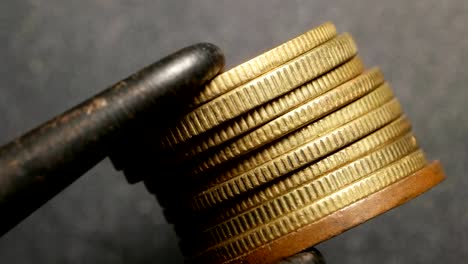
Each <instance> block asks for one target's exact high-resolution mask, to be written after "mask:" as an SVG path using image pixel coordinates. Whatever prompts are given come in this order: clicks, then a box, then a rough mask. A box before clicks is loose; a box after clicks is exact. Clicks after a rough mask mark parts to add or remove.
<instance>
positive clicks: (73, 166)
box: [0, 43, 224, 235]
mask: <svg viewBox="0 0 468 264" xmlns="http://www.w3.org/2000/svg"><path fill="white" fill-rule="evenodd" d="M223 65H224V57H223V55H222V54H221V52H220V50H219V49H218V48H217V47H216V46H214V45H212V44H207V43H201V44H196V45H193V46H190V47H187V48H185V49H182V50H180V51H178V52H176V53H174V54H172V55H170V56H168V57H166V58H164V59H162V60H160V61H159V62H156V63H155V64H152V65H150V66H148V67H146V68H145V69H143V70H141V71H139V72H138V73H136V74H134V75H132V76H130V77H129V78H127V79H125V80H123V81H121V82H119V83H117V84H115V85H114V86H112V87H110V88H108V89H107V90H105V91H103V92H101V93H100V94H98V95H96V96H94V97H92V98H90V99H89V100H87V101H85V102H83V103H81V104H80V105H78V106H76V107H74V108H72V109H71V110H69V111H67V112H65V113H63V114H61V115H59V116H57V117H55V118H54V119H52V120H50V121H48V122H46V123H45V124H43V125H41V126H39V127H37V128H36V129H34V130H32V131H30V132H29V133H27V134H25V135H23V136H21V137H20V138H18V139H16V140H14V141H12V142H11V143H9V144H7V145H5V146H3V147H1V148H0V235H2V234H4V233H5V232H7V231H8V230H9V229H11V228H12V227H13V226H15V225H16V224H17V223H18V222H19V221H21V220H22V219H23V218H25V217H27V216H28V215H29V214H31V213H32V212H33V211H34V210H35V209H37V208H38V207H40V206H41V205H42V204H44V203H45V202H46V201H47V200H49V199H50V198H52V197H53V196H54V195H56V194H57V193H59V192H60V191H61V190H62V189H64V188H65V187H66V186H68V185H69V184H70V183H72V182H73V181H74V180H75V179H77V178H78V177H79V176H81V175H82V174H83V173H85V172H86V171H88V170H89V169H90V168H91V167H93V166H94V165H95V164H96V163H98V162H99V161H101V160H102V159H103V158H105V157H106V155H108V154H109V152H110V150H111V149H112V148H114V146H115V145H116V144H118V140H119V137H122V136H123V135H126V133H127V132H128V131H130V130H131V128H132V127H134V124H136V123H138V122H143V121H141V120H145V118H147V117H148V116H149V115H151V122H152V123H154V122H156V123H159V124H160V125H161V126H164V124H165V123H167V122H169V121H170V120H171V119H173V118H175V117H174V116H175V115H177V114H178V113H179V112H180V111H181V110H182V109H185V108H186V105H187V104H188V103H189V102H190V100H191V98H192V97H193V95H194V93H195V92H197V91H198V89H197V88H198V87H201V85H202V84H203V83H205V82H206V81H208V80H209V79H211V78H213V77H214V76H215V75H216V74H217V73H218V72H219V71H220V70H221V69H222V67H223ZM179 110H180V111H179ZM137 117H138V118H137Z"/></svg>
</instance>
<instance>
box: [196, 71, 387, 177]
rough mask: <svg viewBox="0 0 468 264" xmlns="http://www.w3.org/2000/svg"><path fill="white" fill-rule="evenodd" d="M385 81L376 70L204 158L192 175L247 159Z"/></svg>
mask: <svg viewBox="0 0 468 264" xmlns="http://www.w3.org/2000/svg"><path fill="white" fill-rule="evenodd" d="M383 81H384V78H383V75H382V73H381V72H380V70H378V69H372V70H370V71H367V72H365V73H363V74H361V75H360V76H358V77H356V78H354V79H353V80H351V81H348V82H346V83H344V84H342V85H340V86H339V87H337V88H335V89H333V90H331V91H329V92H327V93H325V94H323V95H321V96H319V97H317V98H315V99H313V100H311V101H309V102H307V103H305V104H304V105H301V106H300V107H298V108H295V109H293V110H292V111H290V112H288V113H286V114H284V115H282V116H280V117H278V118H276V119H274V120H272V121H270V122H269V123H267V124H265V125H263V126H261V127H259V128H257V129H255V130H253V131H252V132H250V133H248V134H245V135H243V136H242V137H240V138H238V139H236V140H235V141H234V142H232V143H230V144H228V145H227V146H225V147H224V148H221V149H220V150H218V151H216V152H215V153H214V154H212V155H211V156H209V157H206V158H204V159H203V161H202V163H201V164H199V165H198V166H197V167H195V168H194V169H193V171H192V175H197V174H200V173H204V172H205V171H207V170H209V169H210V168H212V167H215V166H218V165H220V164H222V163H223V162H226V161H228V160H231V159H233V158H237V157H239V156H241V155H245V154H247V153H248V152H251V151H253V150H255V149H258V148H259V147H261V146H263V145H265V144H267V143H270V142H272V141H273V140H276V139H278V138H280V137H282V136H284V135H286V134H288V133H291V132H293V131H295V130H297V129H299V128H301V127H303V126H304V125H307V124H308V123H310V122H313V121H315V120H317V119H318V118H321V117H323V116H324V115H326V114H329V113H331V112H333V111H335V110H336V109H338V108H340V107H343V106H344V105H346V104H348V103H350V102H352V101H354V100H356V99H358V98H359V97H361V96H363V95H365V94H367V93H369V92H370V91H372V90H373V89H375V88H376V87H377V86H378V85H380V84H381V83H383Z"/></svg>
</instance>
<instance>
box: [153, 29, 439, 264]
mask: <svg viewBox="0 0 468 264" xmlns="http://www.w3.org/2000/svg"><path fill="white" fill-rule="evenodd" d="M161 147H162V148H163V149H166V150H167V151H171V152H172V153H175V154H174V155H173V156H174V157H175V158H174V160H172V161H170V162H172V163H175V164H177V165H178V166H179V167H180V168H181V172H182V174H183V175H182V176H179V180H178V181H179V183H178V184H179V185H178V187H180V186H182V185H184V188H175V189H177V190H179V191H178V192H177V191H170V192H168V193H170V195H172V196H168V197H163V198H162V199H164V198H165V199H167V201H168V202H165V205H166V207H167V208H166V210H167V212H168V214H172V217H171V218H172V222H173V223H174V224H175V225H176V229H178V230H179V231H178V234H179V236H180V238H181V247H182V250H183V252H184V254H185V256H186V260H187V261H188V262H193V263H237V262H242V263H244V262H245V263H273V262H275V261H278V260H280V259H282V258H285V257H288V256H291V255H294V254H296V253H298V252H300V251H302V250H304V249H307V248H308V247H311V246H313V245H316V244H317V243H319V242H321V241H323V240H325V239H328V238H330V237H333V236H335V235H337V234H340V233H342V232H344V231H345V230H347V229H349V228H351V227H354V226H356V225H358V224H360V223H363V222H365V221H366V220H368V219H370V218H372V217H375V216H377V215H379V214H381V213H383V212H385V211H388V210H390V209H391V208H393V207H395V206H398V205H400V204H401V203H404V202H405V201H407V200H409V199H411V198H414V197H415V196H417V195H419V194H420V193H422V192H424V191H426V190H428V189H429V188H431V187H432V186H434V185H436V184H437V183H439V182H440V181H441V180H442V179H443V178H444V174H443V172H442V169H441V166H440V164H439V163H438V162H428V161H427V160H426V158H425V156H424V153H423V151H422V150H421V149H420V148H419V146H418V144H417V141H416V139H415V137H414V135H413V133H412V132H411V124H410V122H409V120H408V119H407V118H406V117H405V116H404V114H403V112H402V109H401V106H400V104H399V102H398V100H397V99H396V98H395V97H394V96H393V93H392V91H391V88H390V85H389V84H388V83H387V82H385V81H384V78H383V75H382V73H381V72H380V70H378V69H377V68H373V69H370V70H364V66H363V65H362V62H361V60H360V58H359V57H358V56H357V49H356V47H355V44H354V42H353V40H352V38H351V37H350V36H349V35H348V34H341V35H336V30H335V27H334V26H333V25H332V24H331V23H325V24H323V25H321V26H319V27H318V28H316V29H313V30H311V31H309V32H306V33H305V34H303V35H301V36H298V37H296V38H295V39H292V40H291V41H288V42H286V43H285V44H282V45H280V46H279V47H277V48H275V49H272V50H270V51H268V52H266V53H264V54H262V55H260V56H259V57H256V58H254V59H252V60H250V61H248V62H246V63H244V64H241V65H240V66H238V67H235V68H233V69H232V70H230V71H227V72H225V73H223V74H221V75H219V76H217V77H216V78H215V79H214V80H212V81H211V82H210V83H209V84H208V85H207V86H206V87H205V89H204V90H203V91H202V92H201V93H200V96H199V97H197V98H196V99H195V100H194V105H193V110H192V111H191V112H190V113H188V114H187V115H186V116H185V117H184V118H182V120H180V122H179V123H178V124H176V125H175V126H174V127H172V128H170V129H169V130H168V131H167V134H166V135H165V137H164V138H163V139H162V141H161ZM180 177H185V178H183V179H182V180H181V179H180ZM182 182H187V184H183V183H182ZM168 188H170V187H168Z"/></svg>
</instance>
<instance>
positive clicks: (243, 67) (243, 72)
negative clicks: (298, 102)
mask: <svg viewBox="0 0 468 264" xmlns="http://www.w3.org/2000/svg"><path fill="white" fill-rule="evenodd" d="M335 36H336V28H335V25H333V24H332V23H330V22H326V23H324V24H322V25H320V26H318V27H316V28H314V29H312V30H310V31H308V32H306V33H304V34H302V35H300V36H298V37H296V38H294V39H291V40H290V41H288V42H286V43H284V44H281V45H279V46H278V47H276V48H273V49H271V50H269V51H267V52H265V53H263V54H261V55H260V56H258V57H255V58H253V59H251V60H249V61H247V62H244V63H242V64H240V65H239V66H236V67H234V68H232V69H231V70H229V71H227V72H225V73H222V74H220V75H218V76H217V77H216V78H214V79H213V80H212V81H211V82H210V83H209V84H208V85H207V86H206V88H205V90H204V91H202V92H201V93H200V94H199V95H198V96H196V97H195V99H194V104H195V105H200V104H202V103H205V102H207V101H209V100H211V99H213V98H216V97H218V96H219V95H221V94H223V93H225V92H228V91H229V90H231V89H232V88H235V87H237V86H239V85H242V84H244V83H246V82H248V81H250V80H253V79H254V78H256V77H258V76H260V75H262V74H263V73H265V72H268V71H270V70H272V69H274V68H276V67H278V66H280V65H282V64H284V63H286V62H288V61H289V60H292V59H293V58H295V57H297V56H299V55H301V54H303V53H305V52H307V51H309V50H311V49H313V48H315V47H317V46H319V45H320V44H323V43H324V42H326V41H328V40H330V39H331V38H333V37H335Z"/></svg>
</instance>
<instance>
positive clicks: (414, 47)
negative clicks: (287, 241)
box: [0, 0, 468, 264]
mask: <svg viewBox="0 0 468 264" xmlns="http://www.w3.org/2000/svg"><path fill="white" fill-rule="evenodd" d="M326 20H331V21H334V22H335V23H336V24H337V26H338V29H339V30H340V31H349V32H351V33H352V34H353V35H354V37H355V39H356V41H357V43H358V46H359V48H360V51H361V55H362V57H363V58H364V60H365V62H366V63H367V65H369V66H370V65H379V66H380V67H381V68H382V69H383V71H384V73H385V75H386V78H387V79H388V80H390V82H391V83H392V85H393V87H394V90H395V92H396V94H397V96H398V97H399V98H400V99H401V101H402V104H403V106H404V108H405V110H406V113H407V114H408V115H409V117H410V118H411V119H412V121H413V124H414V129H415V132H416V134H417V136H418V138H419V140H420V142H422V145H423V147H424V149H425V150H426V151H427V153H428V156H429V157H430V158H437V159H441V160H442V161H443V164H444V165H445V168H446V172H447V175H448V177H449V178H448V180H447V181H446V182H445V183H444V184H442V185H440V186H439V187H437V188H435V189H434V190H432V191H431V192H430V193H428V194H426V195H424V196H423V197H420V198H418V199H416V200H414V201H412V202H410V203H408V204H406V205H404V206H402V207H400V208H398V209H396V210H393V211H391V212H389V213H387V214H386V215H384V216H381V217H378V218H377V219H375V220H372V221H371V222H369V223H367V224H364V225H362V226H359V227H358V228H355V229H353V230H351V231H349V232H347V233H345V234H343V235H341V236H339V237H336V238H334V239H332V240H329V241H327V242H325V243H322V244H321V245H319V246H318V248H319V249H320V250H321V251H322V252H323V253H324V255H325V256H326V257H327V259H328V261H329V263H359V264H364V263H381V264H384V263H385V264H387V263H438V262H440V263H466V259H468V244H467V243H468V210H467V209H468V208H467V207H468V203H467V202H468V192H467V191H466V188H467V187H468V186H467V183H468V179H467V177H466V175H465V172H466V171H467V170H468V168H467V167H468V164H467V163H466V162H467V155H468V148H467V147H468V141H467V140H466V139H465V137H466V136H467V135H468V133H467V132H468V122H467V121H468V116H467V114H466V113H465V111H464V109H465V104H466V101H467V100H468V90H467V89H466V85H467V83H468V75H467V74H466V68H467V66H466V65H467V61H468V52H467V50H466V49H467V47H468V46H467V45H468V34H467V33H468V29H467V28H466V27H467V25H468V2H467V1H466V0H453V1H448V0H445V1H441V0H431V1H429V0H426V1H422V0H421V1H406V0H399V1H395V0H392V1H374V0H367V1H366V0H360V1H355V0H353V1H349V0H342V1H317V0H316V1H305V0H304V1H280V0H276V1H251V0H250V1H249V0H243V1H198V2H195V1H194V2H188V1H124V0H113V1H112V0H99V1H97V0H76V1H72V0H70V1H64V0H47V1H45V0H44V1H41V0H35V1H33V0H18V1H15V0H2V1H0V61H1V63H0V80H1V85H0V144H3V143H5V142H7V141H8V140H10V139H12V138H13V137H15V136H18V135H19V134H21V133H22V132H24V131H26V130H27V129H30V128H32V127H33V126H35V125H37V124H39V123H41V122H43V121H45V120H47V119H48V118H50V117H52V116H53V115H54V114H57V113H59V112H61V111H63V110H65V109H66V108H68V107H70V106H72V105H74V104H76V103H78V102H80V101H81V100H83V99H85V98H87V97H89V96H91V95H93V94H94V93H96V92H98V91H99V90H101V89H103V88H104V87H106V86H107V85H109V84H111V83H113V82H115V81H117V80H118V79H121V78H123V77H125V76H127V75H128V74H130V73H132V72H133V71H135V70H137V69H139V68H140V67H142V66H145V65H147V64H149V63H151V62H153V61H155V60H157V59H158V58H161V57H162V56H164V55H166V54H168V53H170V52H173V51H175V50H176V49H178V48H181V47H183V46H185V45H188V44H191V43H194V42H199V41H209V42H213V43H215V44H217V45H219V46H220V47H221V48H222V49H223V50H224V51H225V54H226V58H227V63H228V67H230V66H233V65H236V64H238V63H240V62H242V61H243V60H245V59H247V58H250V57H252V56H254V55H256V54H258V53H259V52H261V51H264V50H265V49H267V48H270V47H272V46H275V45H276V44H279V43H281V42H283V41H285V40H288V39H289V38H291V37H294V36H295V35H297V34H299V33H301V32H303V31H306V30H308V29H310V28H311V27H313V26H315V25H318V24H319V23H321V22H324V21H326ZM0 217H1V216H0ZM181 262H182V258H181V255H180V253H179V251H178V249H177V242H176V237H175V235H174V233H173V231H172V229H171V227H170V226H169V225H168V224H166V223H165V220H164V218H163V217H162V215H161V210H160V208H159V206H158V205H157V204H156V202H155V201H154V199H153V197H152V196H150V195H149V194H148V193H147V192H146V190H145V189H144V188H143V186H142V185H136V186H130V185H128V184H127V183H126V182H125V179H124V177H123V176H122V175H120V174H119V173H117V172H115V171H114V170H113V169H112V166H111V165H110V162H109V161H105V162H102V163H101V164H99V165H98V166H97V167H96V168H95V169H93V170H92V171H90V172H89V173H88V174H86V175H85V176H84V177H82V178H81V179H80V180H78V181H77V182H76V183H75V184H74V185H72V186H71V187H70V188H68V189H67V190H65V191H64V192H63V193H61V194H60V195H59V196H58V197H56V198H54V199H53V200H52V201H51V202H49V203H48V204H47V205H46V206H44V207H43V208H41V209H40V210H38V211H37V212H36V213H34V215H32V216H31V217H29V218H28V219H27V220H26V221H24V222H23V223H22V224H20V225H19V226H18V227H16V228H15V229H14V230H12V231H11V232H10V233H8V234H7V235H5V236H4V237H2V238H0V263H181Z"/></svg>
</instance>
